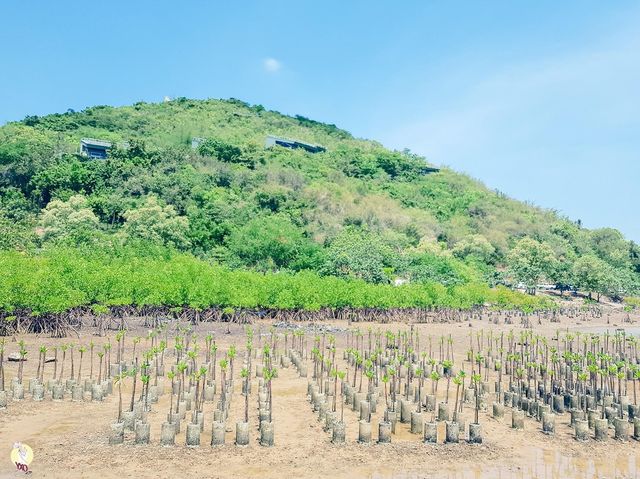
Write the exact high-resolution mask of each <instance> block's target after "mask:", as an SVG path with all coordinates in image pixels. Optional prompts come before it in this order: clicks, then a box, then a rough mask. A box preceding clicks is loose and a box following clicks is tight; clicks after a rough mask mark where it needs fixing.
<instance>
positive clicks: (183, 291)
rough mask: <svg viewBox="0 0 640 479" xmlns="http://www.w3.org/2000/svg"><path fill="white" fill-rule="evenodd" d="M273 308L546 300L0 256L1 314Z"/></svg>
mask: <svg viewBox="0 0 640 479" xmlns="http://www.w3.org/2000/svg"><path fill="white" fill-rule="evenodd" d="M96 304H97V305H104V306H123V305H124V306H129V305H133V306H171V307H191V308H196V309H205V308H209V307H220V308H224V307H233V308H251V309H253V308H278V309H294V308H302V309H306V310H312V311H313V310H319V309H320V308H324V307H331V308H344V307H356V308H407V307H433V306H441V307H454V308H470V307H472V306H477V305H484V304H491V305H494V306H496V307H500V308H509V309H522V310H527V311H531V310H534V309H539V308H546V307H550V306H551V305H550V303H549V301H548V300H544V299H541V298H538V297H533V296H527V295H523V294H520V293H516V292H513V291H511V290H509V289H507V288H504V287H499V288H494V289H491V288H489V287H488V286H487V285H486V284H478V283H468V284H465V285H459V286H451V287H449V288H446V287H444V286H442V285H440V284H437V283H422V284H418V283H416V284H408V285H403V286H391V285H376V284H372V283H367V282H365V281H363V280H357V279H341V278H336V277H331V276H325V277H322V276H319V275H318V274H317V273H315V272H312V271H302V272H299V273H294V274H288V273H266V274H262V273H258V272H254V271H242V270H229V269H227V268H224V267H221V266H216V265H212V264H209V263H207V262H205V261H202V260H199V259H197V258H194V257H193V256H192V255H190V254H186V253H177V252H175V251H173V250H171V249H166V248H161V247H149V246H148V245H138V246H135V247H134V246H125V247H115V248H108V249H102V248H87V247H81V248H70V247H56V248H51V249H49V250H47V251H46V252H44V253H42V254H39V255H30V254H24V253H19V252H12V251H4V252H0V310H4V311H12V310H14V309H23V310H30V311H33V312H34V313H35V314H40V313H45V312H46V313H49V312H62V311H66V310H68V309H71V308H74V307H78V306H86V305H96Z"/></svg>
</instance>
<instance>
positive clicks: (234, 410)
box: [0, 312, 640, 479]
mask: <svg viewBox="0 0 640 479" xmlns="http://www.w3.org/2000/svg"><path fill="white" fill-rule="evenodd" d="M625 318H626V313H621V312H610V313H609V314H606V315H604V316H603V317H602V318H599V319H591V320H588V321H585V320H584V318H562V320H561V323H550V322H549V321H546V320H543V321H542V324H535V325H534V329H535V330H536V332H539V333H541V334H546V335H549V337H551V336H552V335H554V334H555V331H556V330H557V329H559V328H562V329H566V328H568V329H571V330H581V331H601V330H602V329H603V328H609V329H611V330H612V331H613V330H614V329H615V328H616V327H625V328H627V330H628V331H630V332H632V333H633V334H636V335H638V334H639V333H640V322H639V321H640V316H638V315H635V316H631V321H632V322H631V323H625V324H622V321H623V319H625ZM536 323H537V322H536ZM269 325H270V324H269V323H264V325H263V330H264V331H266V329H267V327H268V326H269ZM334 326H336V327H338V328H347V327H349V326H348V325H347V324H346V323H342V324H338V323H335V324H334ZM352 326H353V325H352ZM257 327H258V325H257V324H256V325H254V328H256V329H257ZM360 327H361V328H362V329H363V330H366V329H367V328H369V327H373V328H382V329H391V330H393V331H397V330H398V329H406V328H408V327H409V326H408V325H407V324H402V323H395V324H386V325H377V324H368V323H364V324H361V325H360ZM415 327H416V328H418V329H419V331H420V336H421V338H425V340H424V343H422V344H426V338H427V337H428V336H429V335H431V336H433V337H434V338H437V337H439V336H440V335H442V334H447V335H448V334H452V336H453V339H454V348H455V358H456V361H455V363H456V368H457V367H459V364H460V362H461V361H462V359H463V356H464V351H465V349H466V346H467V344H468V341H469V339H468V338H469V333H470V332H475V331H479V330H480V329H484V330H485V331H486V332H487V331H489V330H493V331H495V332H500V331H508V330H510V329H513V330H515V331H517V330H519V329H521V328H522V327H521V326H520V325H518V324H514V325H504V324H490V323H489V322H488V321H487V320H486V319H485V320H482V321H481V320H478V319H475V320H472V321H463V322H460V323H449V324H443V323H429V324H418V325H415ZM225 329H226V326H224V325H221V324H213V325H211V324H207V325H201V326H200V332H201V334H202V335H204V333H205V332H209V331H213V332H214V333H215V335H216V340H217V342H218V344H219V351H225V350H226V348H227V346H228V345H229V344H232V343H235V344H236V345H237V347H238V349H239V351H240V352H239V354H238V357H241V356H242V354H243V347H244V337H243V334H244V333H243V330H242V328H241V327H240V326H237V325H235V326H232V327H231V330H232V333H231V334H225ZM140 331H143V329H140ZM335 335H336V337H337V341H338V346H339V351H342V348H343V347H344V345H345V333H343V332H338V333H335ZM131 336H133V334H130V335H129V337H131ZM309 338H310V339H311V338H313V335H312V334H309ZM16 339H18V340H19V339H24V340H25V341H26V342H27V349H28V350H29V354H28V361H27V362H26V366H25V373H24V378H25V383H28V378H30V377H33V376H35V369H36V365H37V357H38V347H39V346H40V345H41V344H47V345H48V346H51V345H54V344H62V343H64V342H66V343H68V342H73V343H74V344H76V345H78V344H80V343H82V344H87V343H88V342H89V341H90V340H93V341H94V342H95V343H96V344H102V342H103V341H104V339H103V338H98V337H96V336H93V335H92V331H89V330H87V331H83V332H82V334H81V337H80V339H78V338H77V337H75V336H74V337H73V338H67V339H65V340H53V339H50V338H44V337H40V338H38V337H36V336H34V335H28V336H24V337H19V338H16ZM7 341H8V342H7V346H6V354H10V353H13V352H16V351H17V350H18V345H17V343H16V342H13V341H12V339H11V338H7ZM434 344H435V341H434ZM128 347H129V348H131V344H130V342H129V343H128ZM112 354H113V351H112ZM339 356H340V358H341V357H342V355H341V354H339ZM77 357H78V356H77V352H76V368H77V360H78V359H77ZM170 359H171V357H169V358H168V360H169V361H170ZM87 364H88V362H87V356H85V363H84V366H83V372H86V373H87V374H88V366H87ZM68 368H69V364H67V365H66V366H65V371H67V372H66V373H65V376H67V375H68ZM239 369H240V368H236V375H237V374H238V372H239ZM311 369H312V368H309V372H311ZM466 369H467V370H468V369H469V367H468V365H467V367H466ZM51 374H52V365H51V364H48V365H47V370H46V373H45V380H46V379H47V377H51ZM16 375H17V363H8V364H6V377H7V383H9V382H10V380H11V378H13V377H14V376H16ZM83 376H84V374H83ZM253 381H254V383H255V382H257V379H255V378H254V379H253ZM8 386H9V384H7V388H8ZM240 387H241V383H240V381H239V380H238V381H235V388H236V393H235V394H234V398H233V401H232V406H231V412H230V415H229V421H228V423H227V434H226V444H225V445H224V446H220V447H216V448H212V447H211V446H210V445H209V443H210V438H211V421H212V415H213V413H212V411H213V408H214V404H213V403H206V404H205V428H204V432H203V434H202V436H201V446H200V447H199V448H188V447H187V446H186V445H185V436H184V435H185V432H184V430H185V429H186V428H185V427H183V428H182V432H181V433H180V434H179V435H178V436H177V437H176V446H174V447H162V446H160V445H159V437H160V427H161V424H162V422H163V421H164V420H165V417H166V414H167V411H168V409H169V404H168V403H169V397H170V395H169V394H164V395H163V396H161V397H160V401H159V402H158V404H154V405H153V406H152V411H151V412H150V413H149V422H150V424H151V444H150V445H148V446H136V445H134V444H133V435H132V433H127V435H126V437H125V444H124V445H120V446H110V445H109V444H108V432H109V425H110V423H112V422H113V421H114V419H115V417H116V415H117V399H118V398H117V394H113V395H111V396H109V397H108V398H107V399H106V400H105V401H104V402H102V403H95V402H90V401H85V402H81V403H74V402H71V400H70V394H67V395H66V396H65V399H64V401H60V402H57V401H52V400H51V397H50V395H48V397H46V398H45V400H44V401H42V402H33V401H32V400H31V397H30V395H29V394H28V392H25V400H24V401H20V402H13V401H11V400H9V405H8V407H7V408H6V409H4V410H0V478H5V477H6V478H13V477H22V476H23V475H24V473H23V472H18V471H16V468H15V466H14V465H13V464H12V463H11V461H10V457H9V455H10V451H11V447H12V444H13V443H14V442H15V441H21V442H23V443H26V444H28V445H30V446H31V447H32V448H33V451H34V456H35V459H34V461H33V462H32V464H31V465H30V469H31V476H32V477H34V478H35V477H43V478H53V477H56V478H57V477H65V478H75V477H100V478H103V479H108V478H118V479H121V478H124V477H140V478H147V477H150V478H151V477H153V478H155V477H159V478H163V477H176V476H177V477H189V476H192V477H205V478H209V477H211V478H231V477H234V478H235V477H238V478H258V477H260V478H278V479H280V478H282V477H288V478H298V477H300V478H314V477H334V478H372V479H374V478H375V479H383V478H384V479H387V478H388V479H391V478H393V479H410V478H411V479H413V478H427V477H434V478H451V479H453V478H456V479H458V478H460V479H462V478H473V479H481V478H502V479H508V478H530V477H531V478H540V479H543V478H544V479H551V478H553V479H561V478H627V477H629V478H635V477H639V476H640V445H639V443H638V442H636V441H633V440H630V441H629V442H626V443H621V442H618V441H614V440H613V439H610V440H609V441H608V442H607V443H596V442H595V441H589V442H588V443H578V442H577V441H575V440H574V439H573V438H572V432H573V431H572V429H571V428H570V427H569V425H568V423H569V414H567V413H565V414H564V415H562V416H561V417H558V419H557V420H556V431H557V432H556V435H555V437H548V436H546V435H544V434H542V432H541V431H540V424H539V423H537V422H536V421H534V420H533V419H529V418H527V419H526V425H525V430H524V431H516V430H513V429H511V428H510V421H511V415H510V410H509V409H508V408H507V409H506V410H505V417H504V419H503V420H500V421H496V420H494V419H492V418H491V416H490V411H486V412H481V414H480V423H481V424H482V426H483V435H484V443H483V444H482V445H470V444H467V443H465V442H461V443H460V444H456V445H451V444H437V445H426V444H424V443H423V442H422V440H421V436H420V435H413V434H411V433H410V432H409V425H408V424H400V423H398V427H397V434H395V435H394V436H393V438H392V443H391V444H384V445H383V444H375V440H376V439H377V424H378V422H379V421H380V418H381V416H382V410H383V409H384V404H382V406H380V405H379V407H378V411H377V413H376V414H374V415H373V417H372V426H373V427H372V436H373V441H374V442H372V444H371V445H361V444H358V443H357V442H356V439H357V434H358V431H357V428H358V423H357V420H358V417H357V414H356V413H355V412H353V411H351V409H350V408H348V407H345V411H344V414H345V421H346V424H347V443H346V444H345V445H341V446H338V445H333V444H331V442H330V440H329V435H328V433H325V432H323V430H322V425H321V423H320V422H318V420H317V414H315V413H313V412H312V409H311V406H310V404H309V402H308V400H307V397H306V388H307V380H306V379H304V378H300V377H299V376H298V374H297V371H296V370H295V369H294V368H293V366H291V367H290V368H287V369H282V368H280V369H279V376H278V378H277V379H275V380H274V382H273V395H274V400H273V407H274V421H275V442H276V444H275V446H274V447H272V448H265V447H261V446H260V445H259V444H258V429H257V426H258V419H257V410H256V399H257V398H256V395H255V392H254V394H253V395H252V397H251V402H250V408H251V409H250V421H251V423H252V425H253V428H252V436H251V443H250V445H249V446H247V447H237V446H235V445H234V444H233V440H234V437H235V422H236V420H240V419H241V418H242V416H243V412H244V399H243V397H242V396H241V395H240ZM168 390H169V387H168V386H165V391H168ZM255 390H256V389H254V391H255ZM443 390H444V388H442V390H440V393H442V394H444V391H443ZM127 391H128V389H126V388H125V393H126V392H127ZM124 397H125V399H126V398H127V397H128V395H127V394H125V395H124ZM125 403H126V401H125ZM338 408H339V406H338ZM425 414H430V413H425ZM472 417H473V409H472V408H471V407H467V406H465V410H464V413H463V418H464V419H465V421H466V423H467V424H468V423H469V422H471V419H472ZM439 427H441V428H442V429H443V428H444V425H443V424H441V425H440V426H439ZM441 432H443V431H441ZM442 435H443V434H442Z"/></svg>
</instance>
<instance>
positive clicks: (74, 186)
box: [0, 99, 640, 309]
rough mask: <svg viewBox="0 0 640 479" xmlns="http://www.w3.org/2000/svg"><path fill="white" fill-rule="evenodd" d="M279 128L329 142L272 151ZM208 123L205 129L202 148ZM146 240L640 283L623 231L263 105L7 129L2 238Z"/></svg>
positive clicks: (304, 264)
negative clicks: (311, 149)
mask: <svg viewBox="0 0 640 479" xmlns="http://www.w3.org/2000/svg"><path fill="white" fill-rule="evenodd" d="M267 134H276V135H282V136H286V137H289V138H296V139H300V140H303V141H307V142H311V143H315V144H321V145H323V146H324V147H325V148H326V151H325V152H321V153H316V154H312V153H308V152H305V151H304V150H290V149H285V148H280V147H275V148H271V149H265V148H264V140H265V137H266V135H267ZM83 137H92V138H99V139H102V140H108V141H111V142H112V143H113V145H114V146H113V148H112V149H111V150H110V151H109V156H108V158H107V159H106V160H91V159H89V158H86V157H84V156H81V155H79V154H78V145H79V140H80V138H83ZM195 137H197V138H204V139H205V141H202V142H200V143H199V145H198V146H197V148H192V144H191V140H192V139H193V138H195ZM141 243H144V244H147V245H150V246H153V245H155V246H157V247H161V248H162V251H165V249H164V248H169V249H170V250H172V251H176V252H180V253H182V255H176V256H172V258H173V260H175V261H187V259H186V258H191V256H189V255H192V256H193V257H195V258H198V259H199V260H203V262H202V263H193V264H199V265H205V264H207V265H209V264H215V265H216V266H207V267H210V268H212V269H211V271H212V273H211V274H216V275H222V274H224V275H229V278H244V277H245V276H242V275H246V278H267V276H260V275H259V274H256V272H258V273H278V274H274V275H272V276H268V278H269V281H274V282H276V283H277V282H278V281H280V280H278V279H275V278H289V279H287V281H295V279H291V278H299V277H300V278H306V277H313V278H314V280H313V281H327V282H328V283H327V284H343V283H331V281H337V279H332V278H328V277H336V278H342V279H344V280H350V279H353V280H358V281H356V282H353V283H351V282H348V283H344V284H348V285H358V288H363V291H365V290H366V291H369V290H368V289H367V288H369V287H371V288H373V286H366V287H365V283H364V282H367V284H375V285H380V286H381V287H382V286H385V285H387V284H390V283H392V282H393V281H394V280H402V281H409V282H410V283H411V288H406V289H403V291H421V288H427V286H423V285H427V284H429V285H431V286H429V288H433V287H434V286H433V284H434V283H440V284H441V285H444V286H445V287H447V288H450V287H460V288H462V287H465V286H467V287H468V286H469V285H476V286H477V285H478V284H479V283H485V284H488V285H491V286H493V285H496V284H501V283H502V284H507V285H515V284H519V283H520V284H522V285H523V286H525V287H527V288H528V289H530V290H531V291H532V292H533V291H534V290H535V287H536V285H537V284H539V283H541V282H549V283H553V284H557V285H559V286H562V287H563V288H564V289H571V288H581V289H583V290H584V291H587V292H589V293H591V292H594V293H597V294H598V295H599V294H607V295H610V296H614V297H617V296H625V295H630V294H632V293H634V292H637V291H638V290H639V289H640V287H639V284H640V248H639V247H638V246H637V245H635V244H633V243H632V242H629V241H627V240H625V239H624V238H623V237H622V235H621V234H620V233H619V232H618V231H616V230H613V229H601V230H593V231H590V230H587V229H584V228H581V227H580V225H579V224H576V223H574V222H571V221H569V220H567V219H565V218H562V217H560V216H558V215H557V214H556V213H555V212H553V211H547V210H542V209H540V208H536V207H534V206H531V205H528V204H524V203H521V202H517V201H514V200H512V199H509V198H506V197H505V196H504V195H502V194H500V193H499V192H496V191H491V190H489V189H487V188H486V187H484V186H483V185H482V184H480V183H478V182H477V181H474V180H472V179H471V178H468V177H467V176H464V175H461V174H458V173H455V172H453V171H451V170H449V169H446V168H445V169H442V170H441V171H440V172H438V173H430V174H427V172H426V162H425V161H424V159H423V158H420V157H418V156H416V155H414V154H412V153H411V152H408V151H403V152H397V151H389V150H387V149H385V148H383V147H382V146H381V145H380V144H378V143H375V142H373V141H367V140H360V139H355V138H353V137H352V136H351V135H350V134H349V133H347V132H345V131H343V130H340V129H338V128H337V127H335V126H334V125H327V124H323V123H318V122H315V121H313V120H309V119H307V118H304V117H301V116H296V117H287V116H284V115H281V114H279V113H278V112H273V111H267V110H265V109H264V108H263V107H262V106H260V105H257V106H250V105H247V104H245V103H243V102H240V101H237V100H206V101H196V100H187V99H177V100H174V101H171V102H165V103H161V104H147V103H142V102H141V103H137V104H135V105H133V106H129V107H121V108H112V107H106V106H97V107H92V108H87V109H86V110H83V111H82V112H73V111H69V112H67V113H64V114H54V115H48V116H45V117H28V118H26V119H25V120H23V121H22V122H15V123H10V124H7V125H5V126H3V127H1V128H0V249H2V250H5V251H15V250H17V251H24V252H28V253H29V256H28V257H29V258H31V261H33V263H30V264H34V265H35V264H38V261H39V260H37V259H36V256H33V254H34V253H35V254H42V255H43V256H42V258H43V259H42V261H43V262H47V261H50V260H49V259H46V258H48V257H47V254H49V253H47V251H48V250H51V249H54V250H56V251H59V250H58V248H78V249H79V250H82V251H86V250H87V248H89V249H92V248H93V249H96V250H99V251H109V250H110V249H113V248H116V249H118V248H122V247H126V246H127V245H130V246H132V247H135V251H138V247H137V246H136V245H139V244H141ZM64 251H70V250H68V249H65V250H64ZM154 251H155V250H154ZM127 254H129V255H130V253H127ZM56 257H57V256H56ZM163 258H165V256H163ZM151 259H152V258H151ZM165 259H166V258H165ZM131 260H132V261H131V264H136V265H138V262H137V261H133V260H134V258H131ZM148 260H150V258H148V257H147V259H145V261H148ZM159 260H160V259H159ZM189 261H194V262H195V261H196V260H195V259H194V258H191V259H190V260H189ZM122 266H123V267H124V265H122ZM25 267H26V266H25ZM202 267H204V266H202ZM176 268H177V269H176V270H178V269H180V268H178V267H177V266H176ZM231 270H244V271H242V272H240V271H238V272H231ZM285 273H286V274H285ZM308 275H311V276H308ZM255 281H258V280H257V279H256V280H255ZM282 281H285V280H284V279H283V280H282ZM313 281H312V282H313ZM363 281H364V282H363ZM52 284H55V281H54V282H53V283H52ZM318 284H320V283H318ZM323 284H324V283H323ZM349 287H352V286H349ZM474 287H475V286H474ZM274 288H275V286H274ZM412 288H415V289H412ZM374 289H375V288H374ZM371 291H373V290H371ZM376 291H378V290H376ZM379 291H386V289H385V288H382V289H380V290H379ZM389 291H391V290H389ZM362 294H365V293H362ZM376 294H377V293H376ZM381 294H382V293H381ZM403 294H405V293H403ZM407 294H408V293H407ZM0 300H3V298H0ZM94 300H95V298H91V297H89V298H84V299H82V300H81V303H84V302H87V301H89V302H91V301H94ZM100 301H101V300H100ZM132 301H133V302H137V301H138V299H132ZM256 301H257V300H256ZM262 301H263V300H259V301H257V303H255V304H261V305H262V304H275V303H274V302H273V301H271V300H269V301H267V302H262ZM292 301H293V302H299V301H303V300H302V299H300V298H298V297H294V298H293V299H292ZM332 301H333V300H331V301H329V300H327V301H326V302H325V303H326V304H332ZM381 301H382V303H381V304H384V301H387V300H386V299H385V300H384V301H383V300H382V299H381ZM425 301H427V300H425ZM187 302H190V301H187ZM209 302H210V303H216V304H217V303H220V304H227V302H226V301H218V300H215V301H214V300H211V301H209ZM71 303H73V301H71ZM174 303H175V302H174V301H172V302H171V304H174ZM231 303H233V301H231ZM325 303H323V304H325ZM418 303H419V301H418ZM418 303H417V304H418ZM5 304H8V303H6V302H5ZM16 304H17V303H16ZM36 309H37V308H36Z"/></svg>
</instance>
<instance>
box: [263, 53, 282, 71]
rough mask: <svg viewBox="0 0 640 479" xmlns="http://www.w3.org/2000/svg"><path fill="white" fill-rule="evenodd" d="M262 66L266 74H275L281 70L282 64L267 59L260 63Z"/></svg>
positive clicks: (273, 59) (272, 59)
mask: <svg viewBox="0 0 640 479" xmlns="http://www.w3.org/2000/svg"><path fill="white" fill-rule="evenodd" d="M262 66H263V67H264V69H265V71H267V72H268V73H277V72H278V71H280V69H281V68H282V63H280V62H279V61H278V60H276V59H275V58H271V57H269V58H265V59H264V60H263V61H262Z"/></svg>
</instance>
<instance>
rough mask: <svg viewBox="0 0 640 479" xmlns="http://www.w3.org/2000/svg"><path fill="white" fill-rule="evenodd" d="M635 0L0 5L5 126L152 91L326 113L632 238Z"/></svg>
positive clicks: (637, 161)
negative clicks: (633, 0)
mask: <svg viewBox="0 0 640 479" xmlns="http://www.w3.org/2000/svg"><path fill="white" fill-rule="evenodd" d="M638 25H640V3H638V2H632V1H624V0H621V1H617V2H603V1H589V0H583V1H562V2H557V1H545V0H539V1H536V2H517V1H502V2H500V1H486V2H476V1H468V2H463V1H460V2H441V1H404V2H402V1H398V2H390V1H388V2H382V1H371V0H370V1H366V2H365V1H356V0H354V1H349V2H345V1H342V2H340V1H327V0H325V1H322V2H312V1H310V0H309V1H303V0H298V1H271V2H266V1H253V2H252V1H239V2H213V1H210V2H206V1H194V0H191V1H190V0H182V1H181V2H169V1H159V0H156V1H147V0H137V1H120V0H111V1H110V2H87V1H71V0H58V1H55V2H52V1H49V0H32V1H30V2H25V1H18V0H3V1H2V2H1V3H0V44H1V45H3V48H2V50H1V51H2V55H1V57H0V59H1V60H0V65H2V68H1V70H2V72H1V74H0V124H1V123H4V122H6V121H11V120H17V119H22V118H23V117H24V116H25V115H32V114H46V113H52V112H61V111H65V110H67V109H68V108H73V109H82V108H84V107H86V106H89V105H96V104H110V105H123V104H130V103H132V102H135V101H138V100H145V101H161V100H162V98H163V97H164V96H165V95H168V96H187V97H192V98H209V97H211V98H228V97H235V98H240V99H243V100H245V101H248V102H251V103H260V104H263V105H264V106H265V107H267V108H270V109H274V110H278V111H281V112H283V113H289V114H302V115H305V116H307V117H310V118H313V119H317V120H321V121H327V122H329V123H335V124H337V125H339V126H341V127H343V128H345V129H347V130H349V131H351V132H352V133H353V134H354V135H356V136H359V137H366V138H372V139H376V140H379V141H381V142H382V143H383V144H385V145H386V146H389V147H392V148H404V147H407V148H410V149H411V150H413V151H415V152H417V153H420V154H423V155H424V156H426V157H427V158H428V159H429V160H430V161H431V162H433V163H436V164H440V165H448V166H451V167H453V168H454V169H456V170H459V171H464V172H467V173H469V174H471V175H472V176H474V177H476V178H479V179H481V180H482V181H484V182H485V183H486V184H487V185H488V186H490V187H492V188H498V189H500V190H501V191H503V192H505V193H507V194H509V195H510V196H513V197H515V198H517V199H520V200H527V201H530V202H532V203H535V204H537V205H540V206H544V207H550V208H555V209H557V210H559V211H560V212H561V213H563V214H565V215H567V216H569V217H570V218H572V219H581V220H582V221H583V223H584V224H585V225H586V226H588V227H602V226H613V227H616V228H619V229H620V230H621V231H622V232H623V233H625V235H626V236H627V237H629V238H631V239H634V240H635V241H637V242H640V221H639V217H640V215H638V213H637V208H638V205H640V201H639V200H640V191H639V190H640V188H639V186H638V185H639V184H640V28H638Z"/></svg>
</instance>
